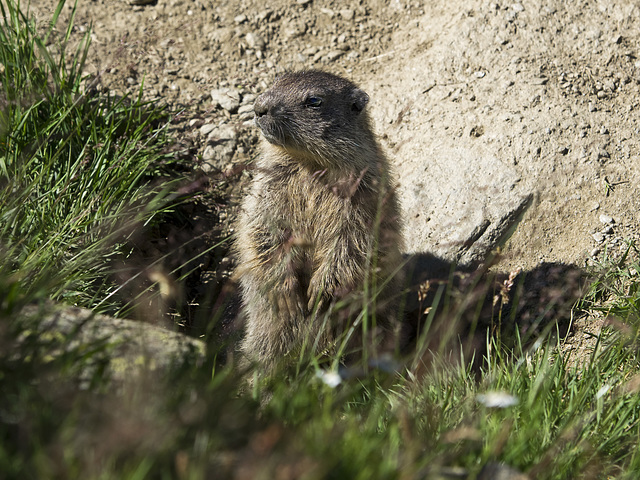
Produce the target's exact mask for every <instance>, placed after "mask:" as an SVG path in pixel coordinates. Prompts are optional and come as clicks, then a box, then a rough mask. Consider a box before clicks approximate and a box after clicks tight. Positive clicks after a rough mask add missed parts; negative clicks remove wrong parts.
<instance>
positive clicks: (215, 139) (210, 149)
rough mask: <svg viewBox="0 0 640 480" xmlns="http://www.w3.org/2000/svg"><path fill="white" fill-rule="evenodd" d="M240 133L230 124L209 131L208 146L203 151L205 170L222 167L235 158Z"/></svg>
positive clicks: (203, 167)
mask: <svg viewBox="0 0 640 480" xmlns="http://www.w3.org/2000/svg"><path fill="white" fill-rule="evenodd" d="M237 137H238V134H237V132H236V130H235V129H234V128H233V127H231V126H230V125H221V126H219V127H216V128H214V129H213V130H211V131H210V132H209V136H208V137H207V146H206V147H205V149H204V151H203V152H202V159H203V160H204V165H203V166H202V169H203V170H204V171H205V172H208V171H211V170H212V169H214V168H217V169H222V167H223V166H224V165H226V164H227V163H229V162H230V161H231V159H232V158H233V155H234V154H235V152H236V148H237V146H238V139H237Z"/></svg>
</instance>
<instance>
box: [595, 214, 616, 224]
mask: <svg viewBox="0 0 640 480" xmlns="http://www.w3.org/2000/svg"><path fill="white" fill-rule="evenodd" d="M598 218H599V220H600V223H604V224H605V225H611V224H612V223H614V220H613V217H611V216H609V215H605V214H604V213H602V214H600V217H598Z"/></svg>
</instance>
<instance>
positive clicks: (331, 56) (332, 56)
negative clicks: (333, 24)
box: [324, 50, 344, 62]
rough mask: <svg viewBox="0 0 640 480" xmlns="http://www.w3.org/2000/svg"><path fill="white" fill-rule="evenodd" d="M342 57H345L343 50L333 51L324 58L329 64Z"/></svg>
mask: <svg viewBox="0 0 640 480" xmlns="http://www.w3.org/2000/svg"><path fill="white" fill-rule="evenodd" d="M342 55H344V51H342V50H332V51H330V52H329V53H327V54H326V55H325V57H324V58H325V59H326V60H327V61H328V62H333V61H334V60H337V59H338V58H340V57H341V56H342Z"/></svg>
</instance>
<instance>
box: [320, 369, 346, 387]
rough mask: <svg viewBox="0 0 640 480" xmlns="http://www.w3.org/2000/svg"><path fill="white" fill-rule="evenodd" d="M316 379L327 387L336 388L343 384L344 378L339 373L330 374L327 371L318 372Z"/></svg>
mask: <svg viewBox="0 0 640 480" xmlns="http://www.w3.org/2000/svg"><path fill="white" fill-rule="evenodd" d="M316 377H318V378H319V379H320V380H322V382H323V383H324V384H325V385H328V386H330V387H331V388H336V387H337V386H338V385H340V384H341V383H342V377H341V376H340V374H339V373H338V372H329V371H327V370H318V371H317V372H316Z"/></svg>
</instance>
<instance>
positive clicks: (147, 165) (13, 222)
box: [0, 1, 170, 310]
mask: <svg viewBox="0 0 640 480" xmlns="http://www.w3.org/2000/svg"><path fill="white" fill-rule="evenodd" d="M0 5H2V8H1V10H0V13H2V16H3V18H4V20H3V21H2V23H1V24H0V65H2V72H1V73H0V82H1V83H2V88H1V89H0V107H1V108H0V238H1V239H2V249H1V250H0V263H1V267H2V269H3V271H4V272H6V273H9V274H13V275H14V276H15V278H16V279H17V281H18V283H19V285H20V290H21V291H22V292H24V293H25V294H31V293H32V292H35V291H37V290H38V288H39V287H40V286H42V285H44V284H46V286H47V290H48V296H50V297H52V298H55V299H64V300H65V301H66V302H69V303H74V304H78V305H82V306H87V307H94V306H96V305H98V304H99V303H100V299H102V298H105V297H106V296H107V295H108V293H109V292H110V290H112V289H113V285H110V284H109V275H110V274H111V273H112V270H113V266H112V264H111V263H110V260H111V259H112V258H113V257H114V256H116V255H117V254H118V253H122V249H121V246H122V245H123V244H124V243H125V242H126V240H127V237H128V236H130V235H131V234H132V232H134V231H135V230H136V229H137V228H139V227H140V226H141V225H144V224H146V223H147V222H149V221H151V220H152V219H153V217H154V216H156V215H157V214H158V213H159V212H161V211H162V209H163V208H164V207H165V206H166V196H167V188H168V183H167V179H164V180H161V179H162V176H163V175H164V171H165V170H166V164H167V163H168V162H169V161H170V157H169V156H168V155H166V154H164V153H163V152H164V147H165V146H166V145H167V144H168V141H169V139H168V137H167V135H166V131H165V129H164V128H162V127H160V128H158V127H159V126H161V125H162V124H163V123H165V124H166V123H167V121H168V116H167V115H166V114H165V113H164V112H162V111H161V110H160V109H159V108H157V107H155V106H153V105H147V104H144V103H143V102H142V101H141V99H140V97H139V98H137V99H128V98H113V97H108V96H97V95H95V93H94V92H93V91H92V90H91V88H90V87H91V85H87V84H89V80H88V79H85V78H84V77H83V67H84V63H85V60H86V56H87V53H88V49H89V38H90V31H87V32H86V33H85V35H84V37H82V39H81V40H80V42H79V43H78V46H77V48H76V49H74V50H73V51H72V52H70V53H69V52H68V51H67V48H68V44H69V37H70V35H71V31H72V23H69V25H68V26H67V28H66V29H65V30H64V33H63V35H61V38H58V37H59V36H56V34H55V31H56V30H55V29H54V27H55V25H56V23H57V20H58V16H59V14H60V12H61V10H62V7H63V5H64V2H60V3H59V4H58V8H57V9H56V11H55V13H54V16H53V18H52V21H51V24H50V26H49V28H48V29H47V30H46V31H45V32H43V33H42V34H40V35H39V34H38V32H37V31H36V26H35V25H34V24H33V22H32V21H31V20H29V19H27V18H26V17H25V16H24V15H23V13H22V12H21V11H20V10H19V8H18V6H17V5H16V3H15V2H14V1H9V2H6V5H3V4H0ZM74 13H75V9H74ZM50 42H51V45H52V46H47V45H48V44H49V43H50ZM53 50H57V53H55V54H54V53H53ZM85 87H89V88H85ZM101 308H102V309H103V310H113V309H114V305H104V304H101Z"/></svg>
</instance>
